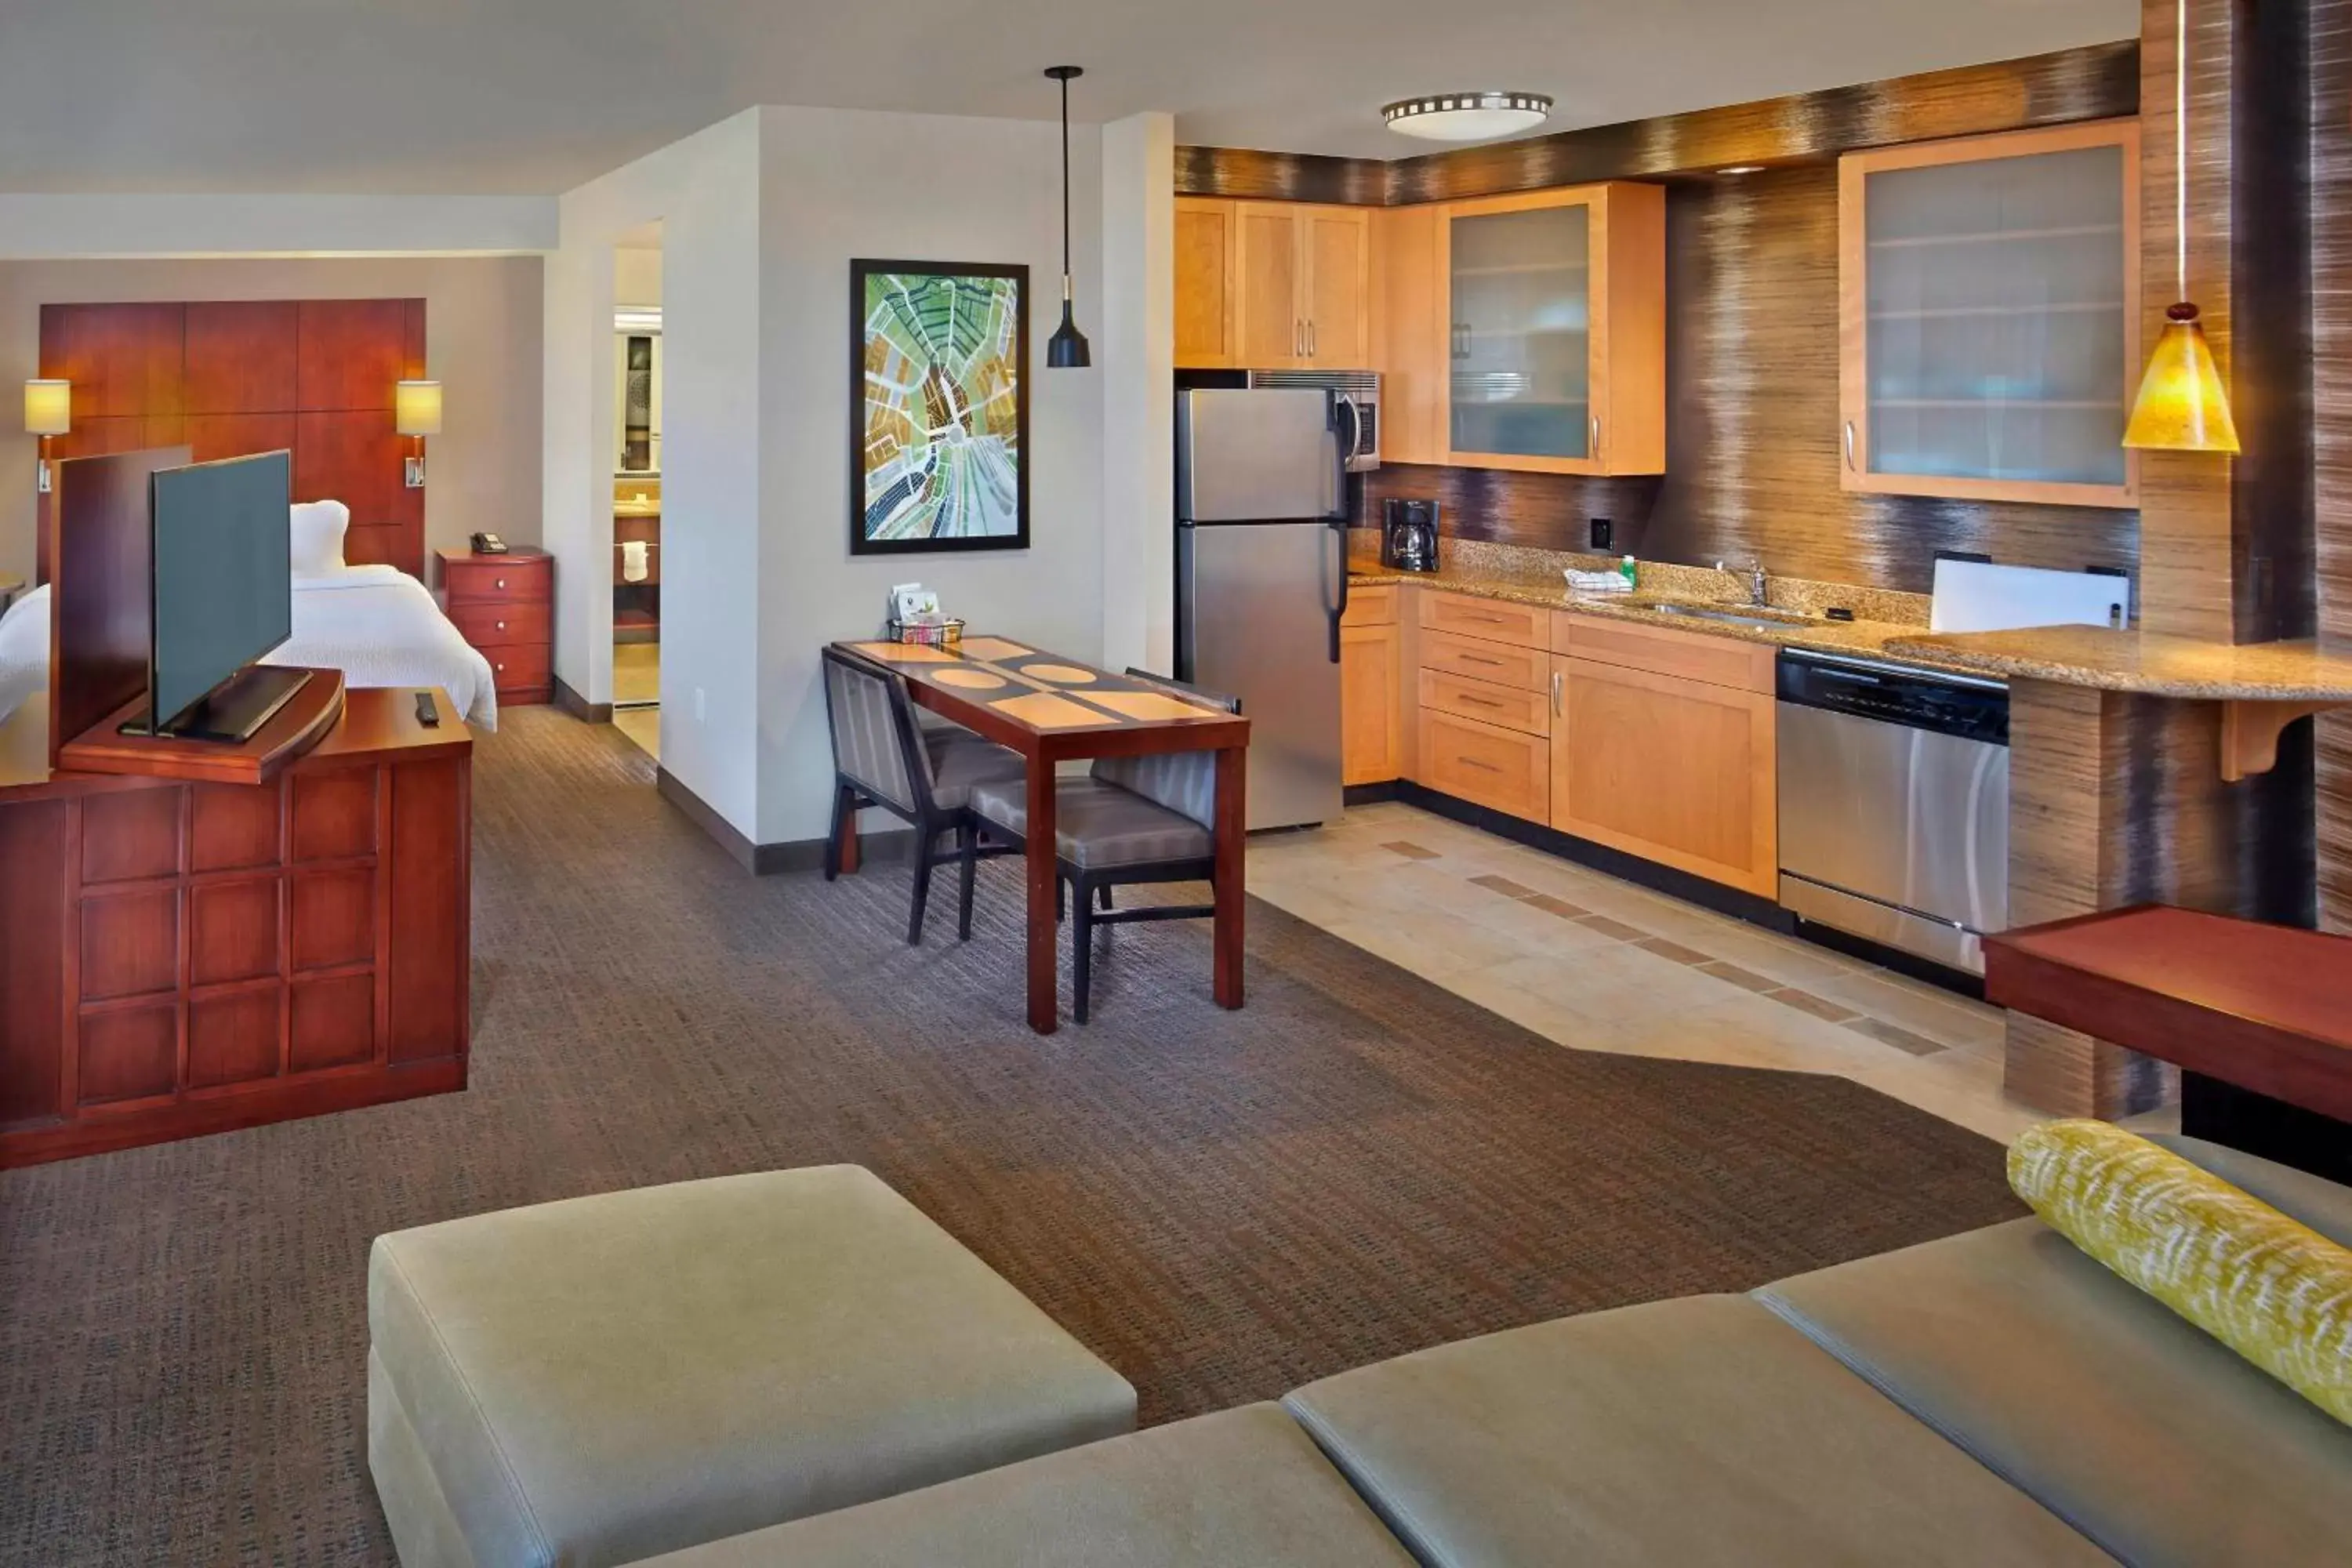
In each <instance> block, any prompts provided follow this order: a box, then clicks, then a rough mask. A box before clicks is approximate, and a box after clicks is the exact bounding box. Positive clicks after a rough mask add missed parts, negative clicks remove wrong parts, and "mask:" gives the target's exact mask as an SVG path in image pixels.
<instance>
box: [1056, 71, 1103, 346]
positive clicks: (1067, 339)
mask: <svg viewBox="0 0 2352 1568" xmlns="http://www.w3.org/2000/svg"><path fill="white" fill-rule="evenodd" d="M1045 74H1046V76H1048V77H1050V78H1051V79H1054V80H1055V81H1058V82H1060V83H1061V84H1062V324H1061V325H1060V326H1058V327H1056V328H1055V329H1054V335H1053V336H1052V337H1051V338H1049V339H1047V340H1046V342H1045V363H1046V365H1047V366H1048V367H1050V368H1052V369H1054V370H1084V369H1085V368H1086V367H1087V366H1088V365H1090V364H1092V363H1094V354H1093V353H1092V351H1090V350H1089V349H1088V348H1087V335H1086V334H1085V333H1084V332H1082V331H1078V323H1077V320H1076V317H1075V316H1074V315H1073V314H1072V313H1071V309H1070V79H1071V78H1072V77H1076V76H1084V75H1086V72H1085V70H1084V69H1083V68H1080V67H1077V66H1048V67H1046V68H1045Z"/></svg>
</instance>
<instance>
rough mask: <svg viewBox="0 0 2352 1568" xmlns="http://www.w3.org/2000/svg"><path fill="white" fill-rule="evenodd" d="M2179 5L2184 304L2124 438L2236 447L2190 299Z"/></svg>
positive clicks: (2179, 243) (2179, 218)
mask: <svg viewBox="0 0 2352 1568" xmlns="http://www.w3.org/2000/svg"><path fill="white" fill-rule="evenodd" d="M2189 3H2190V0H2178V3H2177V4H2176V5H2175V6H2174V8H2173V9H2174V14H2175V17H2176V20H2177V27H2176V31H2175V35H2174V38H2173V63H2172V228H2173V234H2172V237H2173V245H2174V250H2173V261H2174V266H2175V268H2176V271H2175V275H2174V276H2175V279H2176V281H2177V282H2178V284H2179V295H2178V298H2179V301H2180V302H2179V304H2177V305H2174V306H2172V307H2171V308H2170V309H2168V310H2166V311H2165V312H2164V331H2163V334H2162V335H2161V336H2159V337H2158V339H2157V340H2156V347H2155V349H2154V350H2153V351H2151V352H2150V353H2149V354H2148V356H2147V374H2145V375H2143V376H2142V377H2141V378H2140V384H2139V396H2138V397H2137V399H2135V400H2134V401H2133V403H2132V412H2131V423H2130V424H2129V425H2127V426H2125V428H2124V445H2125V446H2126V447H2139V448H2142V449H2147V450H2156V451H2167V452H2235V451H2237V450H2238V426H2237V422H2236V421H2234V420H2232V419H2231V417H2230V394H2229V391H2228V389H2227V388H2225V387H2224V386H2222V384H2221V372H2220V371H2219V370H2218V369H2216V368H2215V366H2214V364H2213V350H2212V347H2211V345H2210V344H2209V343H2207V342H2206V341H2205V328H2204V326H2203V325H2202V323H2200V321H2198V319H2197V307H2196V306H2195V305H2194V304H2192V303H2190V302H2189Z"/></svg>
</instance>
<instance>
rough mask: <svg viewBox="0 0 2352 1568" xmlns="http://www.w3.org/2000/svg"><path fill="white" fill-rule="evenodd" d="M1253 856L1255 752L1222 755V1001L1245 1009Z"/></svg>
mask: <svg viewBox="0 0 2352 1568" xmlns="http://www.w3.org/2000/svg"><path fill="white" fill-rule="evenodd" d="M1248 852H1249V752H1248V750H1247V749H1246V748H1244V747H1241V746H1228V747H1226V748H1225V749H1224V750H1223V751H1221V752H1218V753H1217V918H1216V937H1215V944H1216V949H1217V978H1216V997H1217V1005H1218V1006H1220V1007H1238V1006H1240V1005H1242V903H1243V898H1244V893H1245V892H1246V890H1247V889H1246V888H1245V887H1244V880H1245V872H1244V865H1245V863H1246V860H1247V858H1248Z"/></svg>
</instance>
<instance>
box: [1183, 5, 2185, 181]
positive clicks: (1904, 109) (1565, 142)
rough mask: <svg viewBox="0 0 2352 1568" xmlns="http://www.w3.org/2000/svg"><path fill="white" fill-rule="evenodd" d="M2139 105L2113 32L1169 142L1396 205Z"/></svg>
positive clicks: (1223, 164) (2007, 126)
mask: <svg viewBox="0 0 2352 1568" xmlns="http://www.w3.org/2000/svg"><path fill="white" fill-rule="evenodd" d="M2138 104H2139V44H2138V41H2137V40H2136V39H2131V38H2126V39H2121V40H2119V41H2117V42H2116V43H2112V44H2097V45H2094V46H2092V47H2087V48H2079V49H2062V50H2059V51H2057V52H2056V53H2053V54H2046V55H2033V56H2030V57H2028V58H2024V59H2016V60H2000V61H1996V62H1994V63H1992V64H1990V65H1978V66H1963V67H1960V68H1958V69H1954V70H1941V71H1928V72H1925V73H1923V74H1921V75H1918V76H1907V77H1897V78H1895V79H1891V80H1887V81H1874V82H1864V83H1862V84H1860V85H1858V86H1854V87H1841V88H1832V89H1828V90H1826V91H1822V92H1806V93H1797V94H1793V95H1791V96H1790V97H1787V98H1770V99H1763V100H1759V101H1757V102H1754V103H1738V104H1732V105H1729V106H1727V107H1725V108H1721V109H1704V110H1696V111H1695V112H1693V113H1689V114H1674V115H1667V116H1664V118H1661V119H1656V120H1636V121H1627V122H1625V123H1623V124H1620V125H1599V126H1593V127H1591V128H1590V129H1588V130H1583V131H1564V132H1560V133H1559V134H1558V135H1554V136H1538V137H1531V138H1528V139H1527V140H1525V141H1518V142H1497V143H1496V144H1494V145H1492V146H1486V147H1465V148H1462V149H1458V150H1456V151H1454V152H1447V153H1427V154H1425V155H1423V156H1421V157H1417V158H1400V159H1398V160H1396V161H1395V162H1393V163H1381V162H1379V161H1377V160H1373V159H1364V158H1321V157H1309V156H1306V155H1303V154H1298V153H1258V152H1252V151H1248V150H1246V149H1243V148H1235V147H1179V148H1178V149H1177V150H1176V191H1177V194H1178V195H1194V196H1238V197H1243V198H1246V199H1251V200H1260V201H1301V202H1353V203H1357V204H1359V205H1366V206H1380V205H1388V206H1402V205H1407V204H1409V203H1412V202H1434V201H1456V200H1460V199H1462V198H1464V197H1467V196H1488V195H1501V194H1503V193H1505V192H1509V191H1539V190H1543V189H1546V188H1548V187H1549V186H1552V185H1577V184H1586V183H1588V182H1591V181H1596V180H1649V179H1657V178H1660V177H1662V176H1664V175H1669V174H1689V173H1692V172H1694V171H1697V170H1703V169H1719V168H1723V167H1725V166H1726V165H1728V164H1733V163H1794V162H1816V163H1818V162H1821V161H1823V160H1827V159H1831V158H1834V157H1836V156H1837V154H1839V153H1850V152H1853V151H1855V150H1857V149H1859V148H1864V147H1884V146H1889V145H1892V144H1893V143H1895V142H1927V141H1933V140H1935V139H1936V138H1938V137H1944V136H1977V135H1982V134H1984V133H1985V132H1992V131H2015V130H2019V129H2021V128H2022V127H2025V126H2029V125H2063V124H2066V123H2069V122H2071V121H2078V120H2105V119H2112V118H2114V117H2115V116H2116V115H2122V114H2130V113H2132V112H2133V111H2134V110H2136V109H2137V107H2138Z"/></svg>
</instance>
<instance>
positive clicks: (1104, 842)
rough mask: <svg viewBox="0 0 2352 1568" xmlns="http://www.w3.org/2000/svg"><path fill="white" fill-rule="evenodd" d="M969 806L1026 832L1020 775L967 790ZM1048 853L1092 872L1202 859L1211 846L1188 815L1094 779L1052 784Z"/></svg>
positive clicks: (988, 820) (1012, 829)
mask: <svg viewBox="0 0 2352 1568" xmlns="http://www.w3.org/2000/svg"><path fill="white" fill-rule="evenodd" d="M971 809H972V811H973V812H974V813H975V814H976V815H978V816H979V817H980V819H981V820H982V822H986V823H990V824H992V825H993V826H998V827H1001V828H1003V829H1004V831H1006V832H1007V833H1010V834H1012V835H1013V836H1014V837H1019V838H1026V837H1028V836H1029V795H1028V785H1027V784H1025V783H1024V781H1022V780H1020V779H1017V778H1016V779H1012V780H1007V781H1003V782H993V783H989V784H982V785H980V786H979V787H978V788H976V789H974V790H973V791H972V792H971ZM1054 852H1055V854H1056V855H1057V856H1059V857H1060V858H1062V859H1064V860H1066V861H1067V862H1068V863H1069V864H1071V865H1073V866H1075V867H1076V868H1078V869H1080V870H1082V871H1098V870H1101V869H1103V868H1106V867H1110V866H1138V865H1144V864H1147V863H1150V862H1152V861H1158V860H1203V859H1206V858H1209V857H1210V856H1211V855H1213V854H1214V853H1215V852H1216V845H1215V841H1214V840H1213V838H1212V837H1210V834H1209V830H1208V829H1207V828H1205V827H1203V826H1201V825H1200V824H1199V823H1197V822H1195V821H1193V820H1192V818H1191V817H1189V816H1184V815H1183V814H1182V813H1181V812H1174V811H1171V810H1169V809H1168V808H1167V807H1166V806H1164V805H1154V804H1152V803H1151V802H1150V801H1148V800H1146V799H1144V798H1143V797H1142V796H1141V795H1137V794H1134V793H1133V792H1132V791H1129V790H1124V789H1121V788H1119V787H1118V785H1117V784H1105V783H1103V782H1101V781H1100V780H1098V779H1090V778H1087V779H1060V780H1057V781H1055V786H1054Z"/></svg>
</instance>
